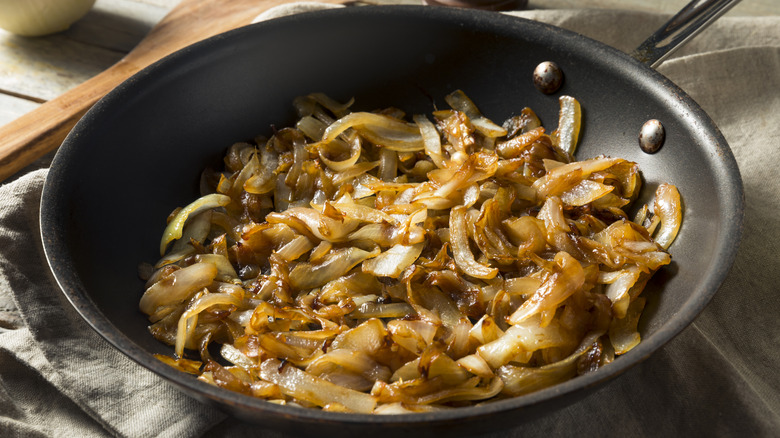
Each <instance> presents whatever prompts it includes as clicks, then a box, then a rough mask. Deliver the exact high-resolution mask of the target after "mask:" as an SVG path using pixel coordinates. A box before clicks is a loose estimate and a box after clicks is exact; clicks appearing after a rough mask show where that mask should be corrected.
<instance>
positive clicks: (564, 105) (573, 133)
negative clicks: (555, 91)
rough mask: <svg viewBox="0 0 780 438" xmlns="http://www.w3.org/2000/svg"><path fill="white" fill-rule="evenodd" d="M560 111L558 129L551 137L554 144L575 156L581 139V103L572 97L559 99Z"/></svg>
mask: <svg viewBox="0 0 780 438" xmlns="http://www.w3.org/2000/svg"><path fill="white" fill-rule="evenodd" d="M558 102H559V104H560V111H559V113H558V128H556V130H555V131H553V133H552V134H551V135H550V137H551V138H552V140H553V144H554V145H555V146H557V147H558V148H559V149H561V150H562V151H563V152H565V153H567V154H569V155H574V151H575V150H576V149H577V142H578V141H579V137H580V125H581V123H582V109H581V108H580V102H579V101H577V99H575V98H573V97H571V96H561V97H560V98H558Z"/></svg>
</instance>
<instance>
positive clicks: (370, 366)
mask: <svg viewBox="0 0 780 438" xmlns="http://www.w3.org/2000/svg"><path fill="white" fill-rule="evenodd" d="M340 370H344V371H347V372H349V373H352V374H356V375H359V376H360V377H362V378H364V379H366V380H368V381H369V382H371V384H373V382H374V381H376V380H384V381H387V380H388V379H390V376H391V375H392V373H391V372H390V369H389V368H387V367H386V366H384V365H381V364H379V363H377V361H375V360H374V359H372V358H371V356H369V355H368V354H367V353H364V352H362V351H354V350H347V349H335V350H333V349H332V350H330V351H328V352H327V353H325V354H323V355H322V356H319V357H318V358H317V359H315V360H313V361H312V362H311V363H309V365H307V366H306V372H307V373H310V374H312V375H314V376H318V377H322V378H325V379H328V377H327V375H328V374H329V373H333V372H335V371H340ZM371 384H369V387H368V389H370V388H371V387H370V385H371Z"/></svg>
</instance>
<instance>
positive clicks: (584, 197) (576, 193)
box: [561, 179, 615, 207]
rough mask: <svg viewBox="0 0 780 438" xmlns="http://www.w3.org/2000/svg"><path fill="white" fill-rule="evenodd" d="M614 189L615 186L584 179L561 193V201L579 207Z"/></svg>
mask: <svg viewBox="0 0 780 438" xmlns="http://www.w3.org/2000/svg"><path fill="white" fill-rule="evenodd" d="M614 189H615V187H614V186H610V185H607V184H602V183H600V182H596V181H591V180H589V179H584V180H582V181H580V182H579V184H577V185H576V186H574V187H572V188H570V189H569V190H566V191H565V192H563V193H561V201H563V203H564V204H566V205H573V206H577V207H579V206H583V205H586V204H590V203H591V202H594V201H596V200H597V199H599V198H601V197H602V196H604V195H606V194H607V193H609V192H611V191H613V190H614Z"/></svg>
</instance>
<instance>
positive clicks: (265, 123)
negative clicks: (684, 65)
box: [41, 6, 743, 436]
mask: <svg viewBox="0 0 780 438" xmlns="http://www.w3.org/2000/svg"><path fill="white" fill-rule="evenodd" d="M548 60H551V61H555V62H557V63H558V64H559V65H560V66H561V68H562V69H563V71H564V74H565V82H564V85H563V87H562V88H561V89H560V90H559V91H558V92H557V93H555V94H553V95H545V94H542V93H540V92H538V91H537V90H536V89H535V88H534V86H533V83H532V80H531V72H532V71H533V69H534V67H535V66H536V65H537V64H538V63H540V62H542V61H548ZM456 88H460V89H462V90H464V91H465V92H466V93H467V94H468V95H469V96H470V97H471V98H472V99H473V100H474V101H475V102H476V103H477V105H478V106H479V107H480V109H481V110H482V112H483V113H484V114H486V115H487V116H488V117H490V118H492V119H494V120H497V121H501V120H504V119H505V118H507V117H509V116H511V115H513V114H516V113H518V112H519V111H520V109H522V108H523V107H524V106H529V107H531V108H533V109H534V110H535V111H536V112H537V113H538V114H539V116H540V118H541V119H542V122H543V124H545V126H547V127H549V128H550V129H552V128H554V126H555V124H556V121H557V112H558V103H557V98H558V96H559V95H561V94H570V95H572V96H575V97H576V98H577V99H578V100H579V101H580V102H581V103H582V106H583V112H584V115H583V117H584V119H583V125H584V131H583V132H582V135H581V141H580V146H579V149H578V152H577V156H578V157H579V158H580V159H583V158H588V157H592V156H595V155H599V154H607V155H613V156H620V157H623V158H626V159H628V160H632V161H636V162H638V163H639V164H640V167H641V169H642V171H643V175H644V180H645V181H644V182H645V189H644V193H645V199H640V201H646V200H647V199H648V198H649V196H650V195H651V194H652V193H653V192H654V189H655V187H656V186H657V185H658V184H659V183H661V182H669V183H672V184H674V185H676V186H677V187H678V188H679V190H680V192H681V193H682V196H683V200H684V204H685V216H684V222H683V226H682V229H681V232H680V235H679V237H678V238H677V240H676V242H675V243H674V244H673V245H672V246H671V248H670V250H671V252H672V254H673V260H674V262H673V263H672V265H671V266H668V267H666V268H664V269H663V270H661V271H660V272H659V273H658V274H657V275H656V277H655V278H654V280H653V282H652V283H651V284H650V285H649V286H648V288H647V289H646V292H645V294H646V296H647V297H648V307H647V310H646V313H645V315H644V316H643V319H642V321H641V333H642V336H643V341H642V343H641V344H640V345H639V346H638V347H636V348H635V349H633V350H632V351H630V352H629V353H628V354H626V355H624V356H622V357H620V358H618V360H616V361H615V362H613V363H611V364H609V365H608V366H605V367H603V368H602V369H600V370H598V371H596V372H593V373H591V374H587V375H585V376H581V377H577V378H575V379H573V380H571V381H568V382H566V383H563V384H560V385H558V386H555V387H552V388H549V389H545V390H542V391H539V392H537V393H533V394H530V395H526V396H523V397H519V398H515V399H512V400H507V401H501V402H496V403H489V404H486V405H483V406H478V407H470V408H462V409H455V410H452V411H444V412H436V413H430V414H415V415H401V416H392V417H387V416H365V415H355V414H337V413H325V412H321V411H318V410H309V409H291V408H289V407H284V406H277V405H273V404H270V403H267V402H264V401H261V400H256V399H252V398H250V397H247V396H243V395H240V394H236V393H232V392H229V391H227V390H222V389H219V388H215V387H212V386H209V385H207V384H205V383H201V382H198V381H196V380H195V379H194V378H192V377H191V376H188V375H185V374H183V373H180V372H178V371H175V370H173V369H172V368H169V367H167V366H166V365H164V364H162V363H161V362H159V361H157V360H156V359H154V358H153V357H152V353H165V354H170V353H171V349H170V348H168V347H167V346H164V345H162V344H160V343H159V342H157V341H156V340H154V339H153V338H152V337H151V335H149V334H148V333H147V330H146V326H147V321H146V319H145V317H144V315H142V314H141V313H140V311H138V310H137V309H138V300H139V298H140V296H141V294H142V289H143V283H142V282H141V280H139V278H138V275H137V272H136V267H137V265H138V264H139V262H144V261H147V262H152V261H154V260H156V258H157V256H158V254H157V253H156V250H157V242H159V238H160V233H161V232H162V230H163V228H164V225H165V223H164V218H165V217H166V215H167V214H168V213H169V212H170V211H171V210H172V209H173V208H174V207H176V206H181V205H186V204H187V203H189V202H190V201H191V200H192V199H194V198H195V196H196V195H197V182H198V178H199V174H200V171H201V169H202V168H204V167H205V166H206V165H208V164H210V163H213V162H215V161H217V160H219V159H220V157H221V156H222V154H223V152H224V150H225V148H226V147H227V146H228V145H230V144H231V143H233V142H235V141H239V140H243V139H245V138H251V137H253V136H254V135H256V134H259V133H268V132H270V129H271V128H270V127H271V126H272V125H275V126H286V125H288V124H289V123H290V122H292V120H293V117H294V114H293V110H292V107H291V105H290V103H291V101H292V99H293V97H295V96H298V95H301V94H306V93H309V92H313V91H322V92H325V93H327V94H329V95H331V96H332V97H334V98H336V99H339V100H346V99H348V98H350V97H355V98H356V101H357V104H356V107H357V108H356V109H358V110H360V109H363V110H370V109H374V108H378V107H386V106H391V105H392V106H397V107H400V108H404V109H405V110H407V111H408V113H416V112H429V111H430V110H431V109H432V102H431V98H433V100H434V102H436V103H437V104H438V105H439V106H440V107H444V106H445V104H444V103H443V97H444V96H445V95H446V94H447V93H449V92H451V91H452V90H454V89H456ZM651 118H654V119H658V120H660V121H661V122H662V123H663V125H664V126H665V128H666V142H665V144H664V146H663V147H662V148H661V150H660V151H659V152H657V153H656V154H653V155H648V154H645V153H644V152H642V151H641V150H640V149H639V147H638V145H637V135H638V132H639V129H640V127H641V126H642V124H643V123H644V122H645V121H647V120H648V119H651ZM742 207H743V195H742V184H741V180H740V176H739V171H738V169H737V165H736V162H735V160H734V157H733V156H732V154H731V151H730V150H729V148H728V146H727V144H726V142H725V141H724V139H723V137H722V135H721V134H720V132H719V131H718V129H717V128H716V127H715V125H714V124H713V123H712V121H711V120H710V119H709V118H708V117H707V115H706V114H705V113H704V112H703V111H702V110H701V108H699V107H698V106H697V105H696V103H694V102H693V101H692V100H691V99H690V98H689V97H688V96H687V95H686V94H685V93H684V92H683V91H681V90H680V89H679V88H677V87H676V86H675V85H674V84H673V83H671V82H670V81H669V80H667V79H666V78H665V77H663V76H662V75H660V74H658V73H657V72H655V71H654V70H652V69H650V68H648V67H646V66H645V65H643V64H641V63H639V62H637V61H636V60H635V59H633V58H631V57H629V56H627V55H625V54H624V53H621V52H619V51H617V50H614V49H612V48H610V47H607V46H605V45H603V44H600V43H597V42H594V41H592V40H590V39H588V38H585V37H583V36H580V35H577V34H574V33H571V32H567V31H564V30H561V29H558V28H555V27H552V26H548V25H544V24H540V23H537V22H531V21H527V20H522V19H517V18H513V17H509V16H504V15H499V14H496V13H488V12H477V11H465V10H456V9H446V8H435V7H397V6H395V7H356V8H344V9H338V10H328V11H321V12H316V13H309V14H301V15H297V16H292V17H287V18H282V19H277V20H272V21H269V22H264V23H260V24H257V25H253V26H250V27H246V28H242V29H238V30H236V31H233V32H229V33H227V34H224V35H221V36H217V37H214V38H212V39H209V40H206V41H204V42H201V43H198V44H196V45H194V46H192V47H189V48H187V49H184V50H182V51H180V52H178V53H175V54H173V55H172V56H170V57H168V58H166V59H164V60H162V61H161V62H159V63H157V64H155V65H153V66H151V67H150V68H147V69H145V70H143V71H142V72H141V73H139V74H137V75H136V76H134V77H133V78H131V79H130V80H128V81H127V82H125V83H123V84H122V85H121V86H119V87H118V88H117V89H116V90H114V91H113V92H112V93H110V94H109V95H108V96H106V97H105V98H104V99H102V100H101V101H100V102H99V103H98V104H97V105H96V106H95V107H94V108H93V109H92V110H91V111H90V112H89V113H88V114H87V115H86V116H85V117H84V118H83V119H82V120H81V121H80V122H79V124H78V125H77V126H76V128H75V129H74V130H73V131H72V132H71V134H70V135H69V136H68V138H67V140H66V141H65V143H64V144H63V146H62V147H61V148H60V150H59V152H58V153H57V156H56V157H55V159H54V162H53V164H52V168H51V171H50V173H49V176H48V178H47V181H46V185H45V188H44V191H43V199H42V208H41V227H42V234H43V242H44V247H45V250H46V254H47V257H48V260H49V264H50V266H51V269H52V271H53V273H54V275H55V277H56V279H57V281H58V282H59V284H60V286H61V288H62V289H63V291H64V292H65V294H66V295H67V297H68V298H69V300H70V301H71V302H72V303H73V305H74V307H75V308H76V309H77V310H78V311H79V312H80V313H81V315H82V316H83V317H84V318H85V319H86V320H87V322H88V323H89V324H90V325H91V326H92V327H93V328H94V329H95V330H96V331H98V332H99V333H100V334H101V335H102V336H103V337H105V338H106V339H107V340H108V341H109V342H110V343H112V344H113V345H114V346H115V347H116V348H118V349H120V350H121V351H123V352H124V353H125V354H127V355H128V356H129V357H130V358H132V359H133V360H135V361H136V362H138V363H139V364H140V365H142V366H144V367H147V368H149V369H150V370H152V371H153V372H155V373H157V374H159V375H160V376H162V377H163V378H164V379H166V380H168V381H169V382H171V383H172V384H174V385H176V386H177V387H179V388H181V389H183V390H184V391H185V392H186V393H188V394H190V395H191V396H193V397H196V398H198V399H199V400H202V401H205V402H209V403H215V404H216V405H218V406H219V407H221V408H222V409H225V410H226V411H228V412H230V413H232V414H234V415H236V416H238V417H240V418H242V419H245V420H249V421H255V422H260V423H262V424H264V425H266V426H267V427H273V428H279V429H282V430H286V431H289V432H296V433H303V434H314V433H316V434H334V435H339V436H358V435H362V434H363V433H365V432H366V431H368V430H370V431H371V432H370V433H372V434H381V435H397V434H398V433H401V432H402V433H405V434H406V433H414V434H415V435H422V434H426V433H430V432H432V431H434V430H435V431H436V432H437V433H455V434H464V433H469V432H474V431H482V432H484V431H486V430H491V429H495V428H499V427H511V426H514V425H517V424H519V423H520V422H522V421H523V420H524V419H527V418H532V417H533V416H535V415H539V414H540V413H542V412H545V411H546V410H550V409H555V408H557V407H560V406H562V405H565V404H568V403H571V402H574V401H576V400H577V399H579V398H581V397H583V396H584V395H585V394H587V393H588V391H590V390H592V389H593V388H595V387H596V386H597V385H599V384H601V383H603V382H605V381H607V380H609V379H611V378H613V377H615V376H617V375H619V374H621V373H622V372H624V371H625V370H626V369H628V368H629V367H631V366H632V365H635V364H636V363H638V362H640V361H642V360H644V359H645V358H647V357H648V356H649V355H650V354H651V353H653V352H654V351H656V350H657V349H659V348H660V347H661V346H662V345H664V344H665V343H666V342H667V341H669V340H670V339H671V338H672V337H673V336H675V335H676V334H677V333H679V332H680V331H681V330H682V329H683V328H685V327H686V326H687V325H688V324H689V323H690V322H691V321H692V320H693V319H694V318H695V317H696V315H698V313H699V312H700V311H701V310H702V309H703V308H704V306H705V305H706V304H707V303H708V302H709V300H710V298H711V297H712V296H713V294H714V293H715V292H716V290H717V289H718V287H719V285H720V284H721V282H722V281H723V279H724V278H725V276H726V274H727V271H728V270H729V267H730V266H731V263H732V261H733V260H734V257H735V253H736V249H737V245H738V242H739V238H740V234H741V223H742ZM380 426H381V427H380Z"/></svg>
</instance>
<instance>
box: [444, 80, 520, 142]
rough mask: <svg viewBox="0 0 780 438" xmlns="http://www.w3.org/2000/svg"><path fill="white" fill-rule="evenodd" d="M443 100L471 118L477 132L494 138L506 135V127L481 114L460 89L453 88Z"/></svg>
mask: <svg viewBox="0 0 780 438" xmlns="http://www.w3.org/2000/svg"><path fill="white" fill-rule="evenodd" d="M444 100H445V101H446V102H447V104H449V106H451V107H452V109H454V110H457V111H461V112H463V113H464V114H466V116H468V118H469V119H470V120H471V124H472V125H474V128H476V129H477V130H478V131H479V132H481V133H482V134H483V135H484V136H485V137H488V138H496V137H501V136H503V135H506V129H504V128H503V127H501V126H498V125H496V124H495V123H493V122H492V121H491V120H490V119H488V118H487V117H485V116H483V115H482V113H481V112H480V111H479V109H478V108H477V106H476V105H475V104H474V102H473V101H472V100H471V99H470V98H469V97H468V96H466V93H464V92H463V91H461V90H455V91H453V92H452V93H450V94H448V95H447V96H445V97H444Z"/></svg>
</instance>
